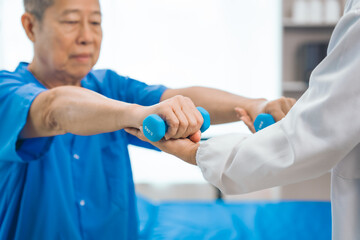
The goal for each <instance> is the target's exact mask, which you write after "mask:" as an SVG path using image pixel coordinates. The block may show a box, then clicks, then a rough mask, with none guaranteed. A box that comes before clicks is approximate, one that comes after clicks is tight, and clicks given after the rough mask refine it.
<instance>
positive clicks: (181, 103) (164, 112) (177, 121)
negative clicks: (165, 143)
mask: <svg viewBox="0 0 360 240" xmlns="http://www.w3.org/2000/svg"><path fill="white" fill-rule="evenodd" d="M139 113H140V114H141V115H142V117H140V119H142V121H143V120H144V119H145V118H146V117H147V116H148V115H150V114H157V115H159V116H160V117H161V118H162V119H163V120H164V121H165V122H166V124H167V126H168V129H167V132H166V134H165V139H166V140H169V139H177V138H186V137H189V136H191V138H192V139H193V140H194V141H199V140H200V139H199V138H200V136H199V133H198V132H199V129H200V128H201V126H202V124H203V122H204V119H203V117H202V115H201V113H200V112H199V111H198V110H197V109H196V107H195V105H194V103H193V102H192V101H191V100H190V98H187V97H183V96H175V97H172V98H169V99H167V100H165V101H162V102H160V103H158V104H156V105H153V106H150V107H146V109H145V110H143V111H142V112H139ZM142 121H141V123H140V124H139V125H138V126H136V128H138V129H141V127H142V126H141V125H142ZM197 139H199V140H197Z"/></svg>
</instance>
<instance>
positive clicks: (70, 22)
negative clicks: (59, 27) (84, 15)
mask: <svg viewBox="0 0 360 240" xmlns="http://www.w3.org/2000/svg"><path fill="white" fill-rule="evenodd" d="M64 23H66V24H77V23H79V21H64Z"/></svg>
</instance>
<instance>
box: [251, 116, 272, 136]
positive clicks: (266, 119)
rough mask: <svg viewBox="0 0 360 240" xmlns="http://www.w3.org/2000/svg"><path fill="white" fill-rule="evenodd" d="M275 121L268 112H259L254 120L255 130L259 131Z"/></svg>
mask: <svg viewBox="0 0 360 240" xmlns="http://www.w3.org/2000/svg"><path fill="white" fill-rule="evenodd" d="M274 123H275V120H274V118H273V116H271V115H270V114H268V113H260V114H259V115H258V116H257V117H256V118H255V121H254V127H255V131H256V132H257V131H260V130H261V129H264V128H266V127H268V126H270V125H272V124H274Z"/></svg>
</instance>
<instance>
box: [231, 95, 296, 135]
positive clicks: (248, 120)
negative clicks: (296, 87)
mask: <svg viewBox="0 0 360 240" xmlns="http://www.w3.org/2000/svg"><path fill="white" fill-rule="evenodd" d="M295 103H296V100H295V99H293V98H285V97H282V98H279V99H276V100H273V101H266V100H255V101H254V102H253V103H252V104H251V106H250V108H249V109H248V111H246V110H245V109H244V108H239V107H236V108H235V111H236V113H237V116H238V118H239V119H240V120H241V121H243V122H244V123H245V124H246V126H247V127H248V128H249V129H250V131H251V132H253V133H254V132H255V128H254V120H255V118H256V117H257V115H259V114H260V113H268V114H271V115H272V116H273V117H274V119H275V121H276V122H277V121H280V120H281V119H283V118H284V117H285V115H286V114H287V113H288V112H289V111H290V109H291V108H292V106H293V105H294V104H295Z"/></svg>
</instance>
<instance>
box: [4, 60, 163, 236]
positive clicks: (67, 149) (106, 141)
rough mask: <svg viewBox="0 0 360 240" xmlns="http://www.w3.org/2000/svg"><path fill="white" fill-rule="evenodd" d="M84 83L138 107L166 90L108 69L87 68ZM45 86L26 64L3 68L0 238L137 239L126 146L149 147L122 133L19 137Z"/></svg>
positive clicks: (157, 98)
mask: <svg viewBox="0 0 360 240" xmlns="http://www.w3.org/2000/svg"><path fill="white" fill-rule="evenodd" d="M81 84H82V86H83V87H84V88H88V89H91V90H93V91H95V92H98V93H100V94H103V95H105V96H107V97H109V98H112V99H117V100H120V101H124V102H129V103H137V104H140V105H153V104H156V103H158V102H159V101H160V97H161V95H162V93H163V92H164V90H165V87H164V86H148V85H146V84H144V83H141V82H139V81H136V80H133V79H130V78H125V77H121V76H119V75H117V74H116V73H115V72H113V71H110V70H95V71H91V72H90V73H89V74H88V75H87V76H86V77H85V78H84V79H83V80H82V82H81ZM43 91H46V88H45V87H44V86H43V85H42V84H40V83H39V82H38V81H37V80H36V79H35V77H34V76H33V75H32V74H31V73H30V72H29V71H28V70H27V64H26V63H21V64H20V65H19V66H18V68H17V69H16V70H15V72H7V71H0V239H72V240H73V239H136V238H137V229H138V226H137V225H138V220H137V214H136V212H137V211H136V205H135V194H134V184H133V180H132V173H131V166H130V159H129V153H128V149H127V145H128V144H129V143H133V144H136V145H141V146H144V147H150V145H148V144H146V143H143V142H141V141H140V140H137V139H135V138H134V137H132V136H130V135H128V134H127V133H126V132H124V131H122V130H120V131H116V132H112V133H104V134H99V135H93V136H77V135H73V134H65V135H60V136H55V137H44V138H33V139H26V140H19V139H18V136H19V133H20V131H21V129H22V128H23V126H24V124H25V123H26V118H27V114H28V111H29V108H30V106H31V103H32V101H33V100H34V98H35V97H36V96H37V95H38V94H39V93H41V92H43Z"/></svg>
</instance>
